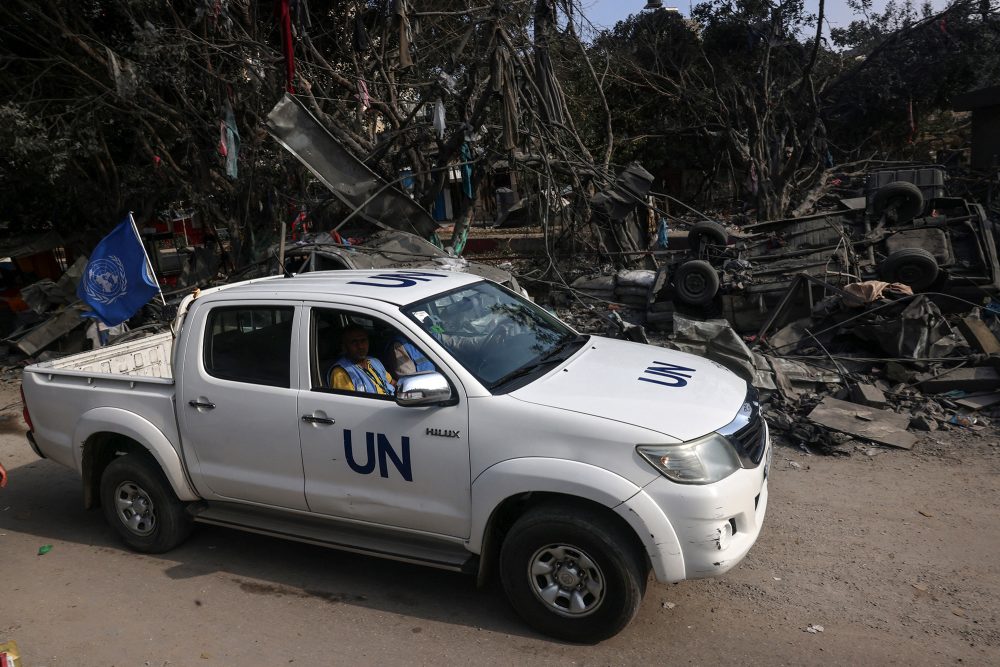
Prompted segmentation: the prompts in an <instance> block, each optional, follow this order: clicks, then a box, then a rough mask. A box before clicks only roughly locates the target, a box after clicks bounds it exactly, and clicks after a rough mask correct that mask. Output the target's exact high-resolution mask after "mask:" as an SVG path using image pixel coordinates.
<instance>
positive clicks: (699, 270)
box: [674, 259, 719, 306]
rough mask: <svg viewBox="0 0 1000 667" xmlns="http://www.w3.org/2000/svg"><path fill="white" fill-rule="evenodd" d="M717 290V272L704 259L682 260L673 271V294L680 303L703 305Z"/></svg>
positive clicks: (709, 300)
mask: <svg viewBox="0 0 1000 667" xmlns="http://www.w3.org/2000/svg"><path fill="white" fill-rule="evenodd" d="M718 291H719V274H718V273H716V271H715V269H714V268H712V265H711V264H709V263H708V262H706V261H705V260H702V259H692V260H690V261H687V262H684V263H683V264H681V265H680V266H679V267H677V271H675V272H674V296H675V298H676V299H677V300H678V301H680V302H682V303H686V304H689V305H692V306H704V305H706V304H708V303H711V302H712V299H714V298H715V294H716V293H717V292H718Z"/></svg>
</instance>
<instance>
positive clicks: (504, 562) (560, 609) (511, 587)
mask: <svg viewBox="0 0 1000 667" xmlns="http://www.w3.org/2000/svg"><path fill="white" fill-rule="evenodd" d="M633 545H634V539H633V536H632V535H631V534H630V533H628V532H627V531H626V530H624V529H623V528H621V527H620V526H619V525H618V524H617V523H615V522H614V521H613V520H612V519H611V518H610V517H608V516H606V515H605V514H602V513H600V512H598V511H595V510H590V509H586V508H579V507H573V506H569V505H567V506H563V505H548V506H542V507H538V508H535V509H532V510H529V511H528V512H527V513H526V514H524V515H523V516H522V517H521V518H520V519H518V520H517V521H516V522H515V523H514V525H513V526H512V527H511V529H510V531H509V532H508V533H507V536H506V538H505V539H504V542H503V546H502V547H501V551H500V577H501V581H502V583H503V587H504V591H505V592H506V594H507V599H508V600H510V603H511V605H512V606H513V607H514V609H515V611H517V613H518V614H519V615H520V616H521V618H523V619H524V620H525V621H526V622H527V623H528V624H529V625H530V626H531V627H533V628H535V629H536V630H538V631H539V632H542V633H544V634H546V635H549V636H552V637H556V638H558V639H564V640H567V641H571V642H579V643H587V644H592V643H596V642H599V641H601V640H603V639H607V638H608V637H611V636H613V635H615V634H617V633H618V632H620V631H621V630H622V629H623V628H624V627H625V626H626V625H628V623H629V621H631V620H632V618H633V617H634V616H635V614H636V612H637V611H638V610H639V603H640V602H641V601H642V596H643V594H644V593H645V590H646V578H647V576H648V573H649V570H648V567H647V566H646V564H645V559H644V558H643V557H642V555H641V554H640V553H639V550H638V549H637V548H636V547H635V546H633Z"/></svg>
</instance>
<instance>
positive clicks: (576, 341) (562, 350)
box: [490, 334, 589, 389]
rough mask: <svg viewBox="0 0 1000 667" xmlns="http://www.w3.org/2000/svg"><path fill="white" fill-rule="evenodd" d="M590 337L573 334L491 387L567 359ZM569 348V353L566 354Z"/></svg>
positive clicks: (491, 387) (491, 386)
mask: <svg viewBox="0 0 1000 667" xmlns="http://www.w3.org/2000/svg"><path fill="white" fill-rule="evenodd" d="M588 338H589V337H588V336H585V335H583V334H580V335H578V336H573V337H572V338H568V339H566V340H564V341H562V342H560V343H557V344H556V345H555V346H554V347H553V348H552V349H551V350H549V351H548V352H546V353H545V356H543V357H541V358H539V359H537V360H535V361H532V362H531V363H529V364H526V365H524V366H521V367H520V368H516V369H514V370H512V371H511V372H510V373H507V375H504V376H503V377H501V378H500V379H499V380H497V381H496V382H494V383H493V384H491V385H490V389H495V388H497V387H500V386H502V385H505V384H507V383H508V382H510V381H511V380H516V379H517V378H520V377H524V376H525V375H530V374H532V373H534V372H535V371H537V370H538V369H539V368H541V367H542V366H548V365H551V364H553V363H559V362H560V361H565V360H566V359H568V358H569V357H570V356H572V355H573V354H574V353H575V352H576V351H577V350H578V349H580V348H579V347H578V346H579V345H581V344H583V343H585V342H586V341H587V339H588ZM567 350H568V351H569V354H566V352H567Z"/></svg>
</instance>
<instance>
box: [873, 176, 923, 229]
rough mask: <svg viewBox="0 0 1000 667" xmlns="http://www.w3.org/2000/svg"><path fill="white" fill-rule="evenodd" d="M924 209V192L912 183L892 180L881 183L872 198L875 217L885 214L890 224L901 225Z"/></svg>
mask: <svg viewBox="0 0 1000 667" xmlns="http://www.w3.org/2000/svg"><path fill="white" fill-rule="evenodd" d="M923 210H924V193H922V192H921V191H920V188H918V187H917V186H916V185H914V184H913V183H907V182H905V181H894V182H892V183H887V184H886V185H883V186H882V187H881V188H879V189H878V191H877V192H876V193H875V196H874V197H873V198H872V212H873V213H874V214H875V217H881V216H882V214H883V213H884V214H885V215H886V222H887V223H888V224H890V225H893V224H896V225H903V224H906V223H907V222H909V221H910V220H913V219H914V218H915V217H917V216H918V215H920V213H921V212H922V211H923Z"/></svg>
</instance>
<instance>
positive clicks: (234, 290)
mask: <svg viewBox="0 0 1000 667" xmlns="http://www.w3.org/2000/svg"><path fill="white" fill-rule="evenodd" d="M480 281H482V278H481V277H479V276H476V275H471V274H468V273H461V272H458V271H447V270H431V269H386V270H367V271H312V272H309V273H304V274H299V275H295V276H292V277H289V278H285V277H281V276H269V277H267V278H260V279H256V280H248V281H245V282H241V283H233V284H231V285H224V286H222V287H220V288H216V289H213V290H205V291H204V292H203V293H202V298H205V297H208V296H210V294H211V295H216V294H219V293H222V292H224V293H225V296H224V297H219V298H222V299H229V298H233V297H236V298H250V299H252V298H261V297H265V296H282V297H286V298H310V296H311V295H317V296H318V295H331V294H336V295H341V296H353V297H361V298H367V299H376V300H378V301H384V302H386V303H391V304H395V305H397V306H403V305H406V304H408V303H413V302H414V301H419V300H421V299H426V298H428V297H431V296H433V295H435V294H440V293H441V292H447V291H449V290H452V289H456V288H459V287H462V286H464V285H470V284H472V283H477V282H480ZM205 292H209V294H206V293H205ZM213 300H214V299H213Z"/></svg>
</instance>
